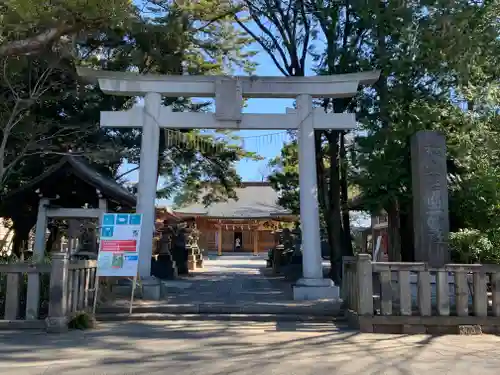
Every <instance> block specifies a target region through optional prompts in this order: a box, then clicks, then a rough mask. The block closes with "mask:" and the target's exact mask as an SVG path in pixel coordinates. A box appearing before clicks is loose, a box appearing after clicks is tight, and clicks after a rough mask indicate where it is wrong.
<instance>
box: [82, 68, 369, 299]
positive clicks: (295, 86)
mask: <svg viewBox="0 0 500 375" xmlns="http://www.w3.org/2000/svg"><path fill="white" fill-rule="evenodd" d="M79 74H80V75H83V76H86V77H89V78H94V79H97V81H98V82H99V86H100V88H101V90H103V92H104V93H107V94H114V95H126V96H135V95H139V96H145V100H144V108H140V107H134V108H132V109H131V110H128V111H117V112H101V126H103V127H126V128H134V127H142V144H141V158H140V173H139V197H138V208H137V210H138V212H139V213H142V214H143V222H142V225H143V226H142V228H141V229H142V230H141V243H140V255H139V273H140V276H141V277H142V278H145V277H146V278H147V277H148V276H150V272H151V254H152V239H153V228H154V212H155V199H156V175H157V164H158V147H159V146H158V140H159V131H160V127H162V128H171V129H179V128H201V129H234V130H243V129H247V130H248V129H253V130H257V129H297V130H298V132H299V137H298V140H299V142H298V143H299V183H300V217H301V225H302V247H303V257H302V258H303V261H302V262H303V277H302V278H301V279H300V280H299V281H298V282H297V284H296V285H295V286H294V290H293V292H294V293H293V294H294V299H297V300H316V299H338V298H339V289H338V287H337V286H335V285H333V282H332V281H331V280H330V279H324V278H323V267H322V258H321V244H320V227H319V209H318V200H317V175H316V167H315V165H316V150H315V140H314V130H315V129H339V130H341V129H342V130H347V129H354V128H355V126H356V120H355V116H354V114H351V113H325V112H324V111H323V109H321V108H316V109H313V108H312V100H313V98H324V97H334V98H348V97H352V96H354V95H355V94H356V93H357V91H358V87H359V85H360V84H373V83H374V82H375V81H376V80H377V79H378V76H379V72H365V73H353V74H344V75H336V76H318V77H225V76H223V77H217V76H156V75H137V74H133V73H121V72H105V71H92V70H89V69H82V68H80V69H79ZM161 95H165V96H168V97H180V96H182V97H212V98H213V97H215V99H216V100H215V103H216V112H215V113H189V112H187V113H185V112H172V110H171V108H169V107H162V106H161ZM243 97H247V98H252V97H253V98H293V99H296V100H297V109H287V113H286V114H242V112H241V111H242V106H243ZM150 281H151V280H150ZM143 285H144V282H143Z"/></svg>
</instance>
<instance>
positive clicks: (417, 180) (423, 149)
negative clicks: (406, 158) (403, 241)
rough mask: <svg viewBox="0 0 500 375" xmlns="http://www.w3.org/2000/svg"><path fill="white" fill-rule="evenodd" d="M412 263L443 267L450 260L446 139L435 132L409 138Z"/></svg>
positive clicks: (418, 133) (421, 133)
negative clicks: (413, 248) (411, 193)
mask: <svg viewBox="0 0 500 375" xmlns="http://www.w3.org/2000/svg"><path fill="white" fill-rule="evenodd" d="M411 170H412V189H413V225H414V234H415V261H417V262H428V263H429V265H430V266H432V267H442V266H443V265H445V264H446V263H448V262H449V260H450V252H449V249H448V235H449V230H450V224H449V213H448V184H447V171H446V140H445V137H444V136H443V135H442V134H439V133H437V132H434V131H427V130H425V131H418V132H417V133H415V134H414V135H413V136H412V139H411Z"/></svg>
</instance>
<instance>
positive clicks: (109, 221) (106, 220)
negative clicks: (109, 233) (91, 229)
mask: <svg viewBox="0 0 500 375" xmlns="http://www.w3.org/2000/svg"><path fill="white" fill-rule="evenodd" d="M102 225H115V215H113V214H105V215H104V217H103V219H102Z"/></svg>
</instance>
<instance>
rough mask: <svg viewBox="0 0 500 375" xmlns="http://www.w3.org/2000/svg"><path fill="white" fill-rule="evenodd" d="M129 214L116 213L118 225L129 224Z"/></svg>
mask: <svg viewBox="0 0 500 375" xmlns="http://www.w3.org/2000/svg"><path fill="white" fill-rule="evenodd" d="M128 216H129V215H128V214H118V215H116V224H117V225H128Z"/></svg>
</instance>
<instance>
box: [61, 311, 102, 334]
mask: <svg viewBox="0 0 500 375" xmlns="http://www.w3.org/2000/svg"><path fill="white" fill-rule="evenodd" d="M95 327H96V320H95V317H94V315H92V314H90V313H88V312H86V311H78V312H76V313H74V314H73V315H72V317H71V319H70V320H69V322H68V328H70V329H81V330H85V329H91V328H95Z"/></svg>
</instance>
